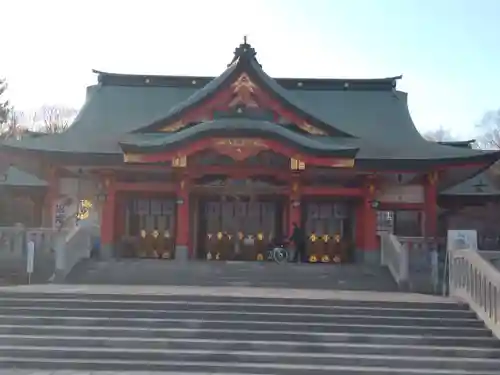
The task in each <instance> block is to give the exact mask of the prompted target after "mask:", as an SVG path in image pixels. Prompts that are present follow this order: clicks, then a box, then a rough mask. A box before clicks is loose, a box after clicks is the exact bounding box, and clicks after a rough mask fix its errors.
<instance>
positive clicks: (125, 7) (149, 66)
mask: <svg viewBox="0 0 500 375" xmlns="http://www.w3.org/2000/svg"><path fill="white" fill-rule="evenodd" d="M499 19H500V1H498V0H342V1H341V0H283V1H281V0H252V1H239V0H232V1H226V0H210V1H208V0H179V1H171V0H157V1H153V0H141V1H136V0H128V1H127V0H122V1H115V0H71V1H67V0H66V1H57V0H44V1H40V0H2V1H1V2H0V33H1V35H2V39H1V41H2V44H3V45H2V56H1V58H0V77H5V78H6V79H7V80H8V83H9V92H8V95H9V99H10V100H11V102H12V104H14V105H15V106H16V108H17V109H20V110H30V109H33V108H37V107H39V106H41V105H63V106H71V107H75V108H79V107H80V106H81V105H82V103H83V101H84V98H85V87H86V86H88V85H91V84H94V83H96V76H95V74H93V73H92V69H97V70H103V71H110V72H121V73H136V74H170V75H177V74H178V75H218V74H220V73H221V72H222V71H223V70H224V68H225V67H226V65H227V64H228V63H229V62H230V60H231V58H232V53H233V50H234V48H235V47H237V46H238V44H239V43H241V41H242V39H243V35H247V36H248V41H249V42H250V43H251V44H252V46H253V47H254V48H255V49H256V51H257V57H258V58H259V62H260V63H261V64H262V65H263V68H264V70H265V71H266V72H267V73H268V74H270V75H271V76H274V77H323V78H338V77H351V78H376V77H387V76H395V75H400V74H402V75H403V79H402V80H401V81H399V83H398V89H400V90H403V91H406V92H408V93H409V96H408V101H409V107H410V111H411V115H412V117H413V120H414V122H415V124H416V126H417V128H418V129H419V130H420V131H421V132H428V131H433V130H435V129H438V128H439V127H444V128H448V129H450V130H451V132H452V134H453V136H454V137H456V138H461V139H466V138H467V139H468V138H471V137H474V136H476V135H477V133H478V129H477V127H476V126H475V124H477V123H478V122H479V120H480V119H481V118H482V116H483V114H484V113H485V112H486V111H488V110H493V109H497V108H499V107H500V90H499V89H498V88H499V87H500V48H499V47H498V45H499V42H498V41H499V40H500V22H498V20H499Z"/></svg>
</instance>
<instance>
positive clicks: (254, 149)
mask: <svg viewBox="0 0 500 375" xmlns="http://www.w3.org/2000/svg"><path fill="white" fill-rule="evenodd" d="M212 148H213V149H214V150H215V151H217V152H218V153H220V154H222V155H227V156H229V157H231V158H232V159H233V160H236V161H241V160H245V159H247V158H249V157H251V156H255V155H257V154H258V153H260V152H261V151H264V150H268V149H269V147H268V145H266V144H265V143H264V142H262V141H260V140H258V139H246V138H236V139H218V140H215V141H214V144H213V146H212Z"/></svg>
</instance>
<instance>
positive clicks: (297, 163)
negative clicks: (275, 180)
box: [290, 158, 306, 171]
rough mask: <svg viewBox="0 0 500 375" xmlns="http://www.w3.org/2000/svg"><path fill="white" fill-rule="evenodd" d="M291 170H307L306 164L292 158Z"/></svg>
mask: <svg viewBox="0 0 500 375" xmlns="http://www.w3.org/2000/svg"><path fill="white" fill-rule="evenodd" d="M290 169H291V170H293V171H303V170H304V169H306V163H305V162H303V161H302V160H299V159H296V158H290Z"/></svg>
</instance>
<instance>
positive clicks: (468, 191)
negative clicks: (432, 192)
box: [441, 171, 500, 196]
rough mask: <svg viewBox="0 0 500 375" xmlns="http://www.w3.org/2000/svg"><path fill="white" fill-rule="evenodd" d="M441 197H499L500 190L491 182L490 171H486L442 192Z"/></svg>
mask: <svg viewBox="0 0 500 375" xmlns="http://www.w3.org/2000/svg"><path fill="white" fill-rule="evenodd" d="M441 195H458V196H467V195H469V196H471V195H474V196H498V195H500V189H498V188H497V187H496V186H495V185H494V183H493V181H491V178H490V176H489V173H488V171H485V172H482V173H479V174H478V175H476V176H475V177H473V178H470V179H468V180H465V181H463V182H461V183H459V184H458V185H455V186H453V187H451V188H449V189H447V190H445V191H443V192H441Z"/></svg>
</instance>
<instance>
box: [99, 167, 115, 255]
mask: <svg viewBox="0 0 500 375" xmlns="http://www.w3.org/2000/svg"><path fill="white" fill-rule="evenodd" d="M104 189H105V193H106V195H105V199H104V202H103V206H102V214H101V253H100V256H101V257H103V258H111V257H112V256H113V255H114V252H115V231H116V190H115V184H114V180H113V179H112V178H110V177H106V178H105V179H104Z"/></svg>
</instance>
